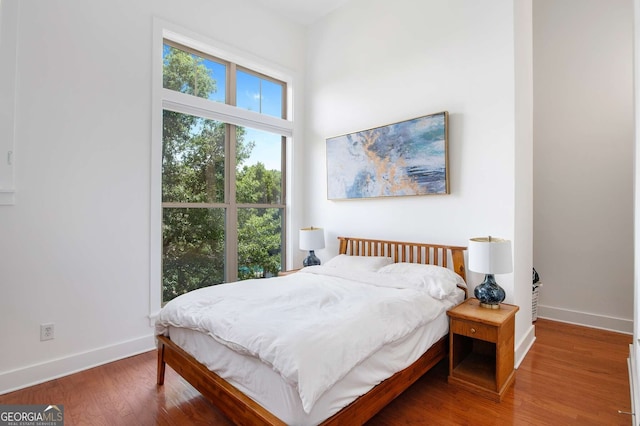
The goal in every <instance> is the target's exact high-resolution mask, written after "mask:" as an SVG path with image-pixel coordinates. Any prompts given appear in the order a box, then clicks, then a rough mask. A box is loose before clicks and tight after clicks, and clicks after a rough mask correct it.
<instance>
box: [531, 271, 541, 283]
mask: <svg viewBox="0 0 640 426" xmlns="http://www.w3.org/2000/svg"><path fill="white" fill-rule="evenodd" d="M538 281H540V277H539V276H538V273H537V272H536V268H533V283H534V284H535V283H537V282H538Z"/></svg>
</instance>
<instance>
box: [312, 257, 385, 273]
mask: <svg viewBox="0 0 640 426" xmlns="http://www.w3.org/2000/svg"><path fill="white" fill-rule="evenodd" d="M392 263H393V260H392V259H391V258H390V257H384V256H349V255H346V254H339V255H337V256H336V257H334V258H331V259H329V260H328V261H326V262H325V263H324V266H328V267H331V268H340V269H350V270H352V271H367V272H376V271H377V270H378V269H380V268H382V267H383V266H385V265H390V264H392Z"/></svg>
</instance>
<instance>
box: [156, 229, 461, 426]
mask: <svg viewBox="0 0 640 426" xmlns="http://www.w3.org/2000/svg"><path fill="white" fill-rule="evenodd" d="M338 240H339V241H340V249H339V253H340V254H348V255H352V256H387V257H391V258H392V259H393V261H394V262H410V263H426V264H432V265H439V266H444V267H448V265H449V260H451V263H452V269H453V270H454V271H455V272H457V273H458V274H459V275H460V276H462V278H464V279H466V269H465V264H464V251H465V250H466V247H458V246H443V245H436V244H422V243H407V242H399V241H383V240H371V239H364V238H348V237H338ZM465 294H466V289H465ZM157 338H158V377H157V382H158V385H159V386H162V385H163V384H164V373H165V368H166V364H169V366H170V367H171V368H173V369H174V370H175V371H176V372H177V373H178V374H180V375H181V376H182V377H183V378H184V379H185V380H186V381H187V382H189V383H191V385H192V386H193V387H195V388H196V389H197V390H198V391H199V392H200V393H201V394H202V395H203V396H205V397H206V398H207V399H209V401H211V403H212V404H214V405H215V406H216V407H218V408H219V409H220V410H221V411H222V412H223V413H224V414H225V415H227V416H228V417H229V418H230V419H232V420H233V421H234V422H235V423H236V424H239V425H285V423H284V422H283V421H282V420H280V419H279V418H277V417H276V416H274V415H273V414H272V413H270V412H269V411H268V410H266V409H265V408H264V407H262V406H261V405H260V404H258V403H257V402H255V401H254V400H252V399H251V398H249V397H248V396H246V395H245V394H243V393H242V392H240V391H239V390H238V389H236V388H235V387H234V386H233V385H231V384H230V383H228V382H227V381H225V380H224V379H223V378H221V377H220V376H218V375H217V374H216V373H214V372H213V371H210V370H209V369H207V367H205V366H204V365H203V364H201V363H199V362H198V361H197V360H196V359H195V358H194V357H192V356H191V355H190V354H188V353H187V352H185V351H184V350H183V349H182V348H180V347H179V346H178V345H176V344H175V343H173V342H172V341H171V339H169V338H168V337H165V336H157ZM447 340H448V336H444V337H443V338H442V339H440V340H438V341H437V342H436V343H435V344H434V345H433V346H431V348H429V350H427V352H425V353H424V354H423V355H422V356H421V357H420V358H418V360H417V361H416V362H414V363H413V364H411V365H410V366H409V367H407V368H405V369H404V370H402V371H399V372H397V373H396V374H394V375H393V376H391V377H389V378H388V379H386V380H385V381H383V382H381V383H380V384H378V385H377V386H375V387H374V388H373V389H371V390H370V391H369V392H367V393H366V394H364V395H362V396H360V397H359V398H358V399H356V400H355V401H353V402H352V403H351V404H349V405H348V406H346V407H344V408H343V409H342V410H340V411H338V412H337V413H336V414H334V415H333V416H332V417H330V418H328V419H327V420H325V421H324V422H323V423H322V425H344V424H348V425H362V424H364V423H365V422H366V421H367V420H369V419H370V418H371V417H373V416H374V415H375V414H376V413H377V412H378V411H380V410H381V409H382V408H383V407H385V406H386V405H387V404H389V403H390V402H391V401H393V400H394V399H395V398H396V397H397V396H398V395H400V394H401V393H402V392H403V391H404V390H405V389H407V388H408V387H409V386H411V385H412V384H413V383H414V382H415V381H416V380H418V379H419V378H420V377H421V376H422V375H423V374H424V373H426V372H427V371H429V370H430V369H431V368H432V367H433V366H434V365H436V364H437V363H438V362H439V361H440V360H442V359H444V358H445V357H446V356H447V352H448V342H447Z"/></svg>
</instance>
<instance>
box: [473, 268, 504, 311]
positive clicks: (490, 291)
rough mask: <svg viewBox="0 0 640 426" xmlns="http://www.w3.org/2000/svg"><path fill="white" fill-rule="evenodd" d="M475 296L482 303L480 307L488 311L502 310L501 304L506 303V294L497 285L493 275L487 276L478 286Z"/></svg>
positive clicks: (474, 291) (474, 292)
mask: <svg viewBox="0 0 640 426" xmlns="http://www.w3.org/2000/svg"><path fill="white" fill-rule="evenodd" d="M473 295H474V296H475V297H476V299H478V300H479V301H480V306H481V307H483V308H488V309H498V308H500V302H502V301H504V298H505V292H504V290H503V288H502V287H500V286H499V285H498V283H496V280H495V278H494V277H493V274H486V275H485V276H484V281H483V282H482V283H481V284H480V285H478V286H476V288H475V289H474V290H473Z"/></svg>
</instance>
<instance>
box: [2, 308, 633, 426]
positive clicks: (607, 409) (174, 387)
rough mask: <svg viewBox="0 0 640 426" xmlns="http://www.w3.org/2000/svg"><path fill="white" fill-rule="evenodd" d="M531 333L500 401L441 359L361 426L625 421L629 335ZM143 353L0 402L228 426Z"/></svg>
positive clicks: (552, 326) (146, 421)
mask: <svg viewBox="0 0 640 426" xmlns="http://www.w3.org/2000/svg"><path fill="white" fill-rule="evenodd" d="M536 336H537V340H536V343H535V344H534V346H533V348H532V349H531V351H530V352H529V354H528V355H527V356H526V358H525V360H524V361H523V362H522V364H521V365H520V367H519V368H518V371H517V374H516V382H515V385H514V386H513V387H512V388H511V389H510V390H509V391H508V392H507V394H506V395H505V397H504V400H503V401H502V402H501V403H496V402H493V401H490V400H488V399H485V398H482V397H479V396H476V395H474V394H472V393H470V392H468V391H465V390H462V389H457V388H455V387H454V386H451V385H448V384H447V363H446V362H441V363H440V364H438V365H437V366H436V367H435V368H434V369H433V370H431V371H430V372H429V373H427V374H426V375H425V376H423V377H422V378H421V379H420V380H418V381H417V382H416V383H415V384H414V385H413V386H412V387H411V388H409V389H408V390H407V391H406V392H405V393H403V394H402V395H401V396H400V397H398V398H397V399H396V400H395V401H394V402H392V403H391V404H390V405H388V406H387V407H386V408H385V409H384V410H383V411H381V412H380V413H379V414H378V415H377V416H376V417H374V418H373V419H371V420H370V421H369V422H368V423H367V425H368V426H382V425H629V424H631V418H630V416H629V415H625V414H618V410H623V411H630V407H631V402H630V397H629V381H628V374H627V363H626V359H627V356H628V353H629V344H630V343H631V340H632V336H629V335H624V334H618V333H612V332H606V331H601V330H595V329H590V328H585V327H578V326H573V325H568V324H562V323H557V322H552V321H546V320H543V319H539V320H538V321H537V323H536ZM155 378H156V355H155V352H148V353H145V354H142V355H138V356H134V357H131V358H127V359H124V360H121V361H117V362H114V363H111V364H107V365H104V366H101V367H96V368H93V369H91V370H87V371H84V372H81V373H77V374H73V375H71V376H67V377H63V378H60V379H56V380H52V381H50V382H47V383H43V384H41V385H37V386H33V387H30V388H27V389H23V390H19V391H16V392H12V393H9V394H5V395H0V404H62V405H64V411H65V425H67V426H71V425H155V424H157V425H222V426H224V425H232V423H231V422H230V421H229V420H227V419H226V418H225V417H224V416H222V415H221V414H220V412H219V411H218V410H217V409H216V408H215V407H214V406H213V405H211V404H210V403H208V402H207V401H206V400H205V399H204V398H203V397H202V396H200V394H199V393H198V392H197V391H195V390H194V389H193V388H192V387H191V385H189V384H187V383H186V382H184V381H183V380H182V379H181V378H180V377H179V376H178V375H177V374H176V373H175V372H173V370H171V369H170V368H167V375H166V380H165V385H164V386H162V387H157V386H156V385H155Z"/></svg>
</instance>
